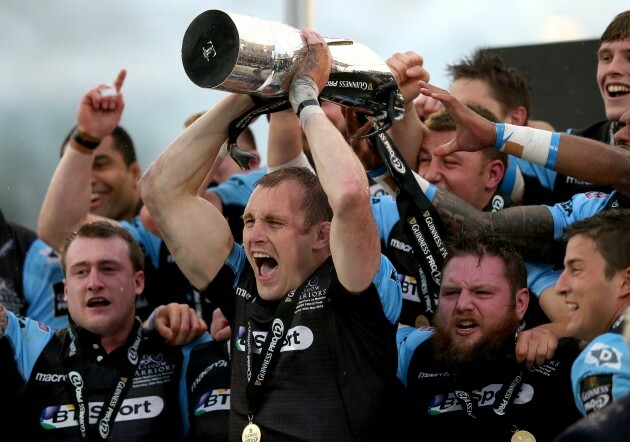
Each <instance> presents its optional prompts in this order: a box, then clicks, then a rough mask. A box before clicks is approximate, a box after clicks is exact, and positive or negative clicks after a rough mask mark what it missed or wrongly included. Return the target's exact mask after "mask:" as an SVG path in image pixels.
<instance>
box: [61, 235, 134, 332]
mask: <svg viewBox="0 0 630 442" xmlns="http://www.w3.org/2000/svg"><path fill="white" fill-rule="evenodd" d="M65 269H66V278H65V287H64V293H65V297H66V300H67V302H68V311H69V313H70V316H72V319H73V320H74V322H75V323H76V324H77V325H78V326H79V327H82V328H85V329H86V330H89V331H90V332H92V333H96V334H98V335H101V336H103V337H113V338H116V337H122V339H123V340H124V338H126V336H127V334H128V333H129V331H130V330H131V327H132V325H133V322H134V318H135V313H136V306H135V303H136V297H137V295H139V294H140V293H141V292H142V290H143V289H144V273H143V272H142V271H134V269H133V266H132V263H131V259H130V258H129V246H128V245H127V243H126V242H125V241H124V240H123V239H121V238H118V237H112V238H85V237H79V238H76V239H74V240H73V241H72V243H71V244H70V246H69V248H68V250H67V251H66V254H65Z"/></svg>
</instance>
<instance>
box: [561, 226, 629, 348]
mask: <svg viewBox="0 0 630 442" xmlns="http://www.w3.org/2000/svg"><path fill="white" fill-rule="evenodd" d="M605 269H606V261H605V260H604V257H603V256H602V255H601V253H599V251H598V250H597V248H596V246H595V242H594V241H593V239H591V238H589V237H588V236H586V235H575V236H572V237H571V238H570V239H569V242H568V243H567V250H566V253H565V258H564V270H563V272H562V274H561V275H560V278H558V281H557V283H556V292H557V293H558V294H560V295H562V296H564V298H565V302H566V304H567V307H568V310H569V315H568V318H569V323H568V325H567V331H568V333H569V334H570V335H571V336H573V337H575V338H578V339H583V340H585V341H591V340H592V339H593V338H595V337H596V336H598V335H600V334H602V333H604V332H606V331H607V330H608V329H609V328H610V326H611V325H612V323H613V322H614V321H615V319H617V313H618V312H619V310H620V302H621V301H620V300H619V297H618V294H619V292H620V290H621V288H622V285H623V272H617V273H615V274H614V275H613V276H612V277H611V278H606V274H605Z"/></svg>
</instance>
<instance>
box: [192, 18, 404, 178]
mask: <svg viewBox="0 0 630 442" xmlns="http://www.w3.org/2000/svg"><path fill="white" fill-rule="evenodd" d="M326 40H327V42H328V45H329V47H330V52H331V54H332V56H333V66H332V70H331V74H330V77H329V79H328V83H327V84H326V87H325V88H324V89H323V90H322V92H321V93H320V96H319V98H320V99H321V100H326V101H331V102H334V103H337V104H339V105H341V106H345V107H348V108H352V109H354V110H356V111H358V112H360V113H364V114H366V115H367V116H369V117H370V118H372V119H373V120H374V122H375V127H377V128H378V129H376V130H377V131H379V132H382V131H385V130H387V129H388V128H389V127H390V126H391V124H392V123H393V122H394V121H398V120H400V119H402V117H403V116H404V101H403V98H402V94H401V93H400V90H399V88H398V84H397V83H396V80H395V78H394V76H393V75H392V73H391V71H390V70H389V68H388V66H387V64H386V63H385V62H384V61H383V60H382V59H381V58H380V57H379V56H378V55H377V54H375V53H374V52H373V51H372V50H370V49H369V48H367V47H366V46H364V45H362V44H359V43H357V42H355V41H353V40H350V39H326ZM303 50H305V47H304V43H303V42H302V39H301V37H300V31H299V30H298V29H296V28H294V27H292V26H289V25H286V24H282V23H277V22H273V21H267V20H261V19H258V18H256V17H252V16H248V15H240V14H233V13H226V12H223V11H220V10H216V9H214V10H209V11H205V12H203V13H201V14H199V15H198V16H197V17H196V18H195V19H194V20H193V21H192V22H191V23H190V25H189V26H188V29H187V30H186V33H185V35H184V39H183V42H182V62H183V65H184V69H185V71H186V74H187V75H188V77H189V78H190V79H191V80H192V82H193V83H195V84H196V85H197V86H200V87H203V88H210V89H217V90H223V91H227V92H236V93H244V94H248V95H251V96H252V97H258V98H260V103H261V104H260V108H259V109H258V110H257V111H254V112H253V115H250V116H244V118H243V120H241V121H239V122H236V123H235V126H238V127H242V129H244V127H246V126H247V125H248V124H249V122H250V121H251V120H252V119H253V118H254V117H255V116H257V115H260V114H262V113H269V112H274V111H278V110H281V109H286V108H287V107H288V106H289V102H288V95H289V87H290V84H291V79H292V77H293V74H294V66H295V61H296V59H297V57H298V56H299V55H300V54H301V51H303ZM242 129H241V130H242ZM230 140H231V141H230V144H231V147H230V146H229V147H228V149H229V150H230V154H231V155H232V156H233V157H234V158H235V160H237V162H239V164H241V166H242V167H246V166H244V165H246V164H247V159H245V158H242V157H241V158H240V159H239V158H238V157H240V156H241V154H243V152H240V151H238V150H237V149H234V147H235V146H234V144H233V140H235V138H234V136H232V135H231V136H230ZM234 150H236V152H234Z"/></svg>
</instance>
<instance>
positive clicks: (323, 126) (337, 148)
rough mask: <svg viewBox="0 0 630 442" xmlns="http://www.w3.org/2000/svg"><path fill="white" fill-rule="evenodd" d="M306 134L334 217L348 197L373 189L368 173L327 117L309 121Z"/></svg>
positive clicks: (314, 116) (314, 118) (316, 117)
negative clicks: (370, 186)
mask: <svg viewBox="0 0 630 442" xmlns="http://www.w3.org/2000/svg"><path fill="white" fill-rule="evenodd" d="M304 132H305V133H306V137H307V139H308V142H309V146H311V155H312V156H313V162H314V163H315V169H316V170H317V174H318V176H319V178H320V182H321V183H322V187H323V188H324V191H325V192H326V194H327V195H328V200H329V202H330V204H331V207H332V209H333V213H337V212H339V211H340V209H341V204H343V200H344V199H345V196H346V195H349V194H351V193H353V192H361V191H365V192H367V189H368V187H369V185H368V180H367V175H366V174H365V169H364V168H363V165H362V164H361V162H360V161H359V159H358V158H357V156H356V155H355V154H354V152H353V151H352V149H351V148H350V146H349V145H348V144H347V143H346V140H345V139H344V138H343V135H341V133H340V132H339V131H338V130H337V129H336V128H335V127H334V126H333V124H332V123H331V122H330V121H329V120H328V118H327V117H326V115H325V114H323V113H321V114H315V115H312V116H311V117H310V118H309V119H308V120H307V121H306V124H305V126H304Z"/></svg>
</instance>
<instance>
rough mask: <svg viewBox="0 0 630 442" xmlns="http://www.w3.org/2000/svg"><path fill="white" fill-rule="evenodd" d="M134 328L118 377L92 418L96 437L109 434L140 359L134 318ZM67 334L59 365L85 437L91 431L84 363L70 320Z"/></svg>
mask: <svg viewBox="0 0 630 442" xmlns="http://www.w3.org/2000/svg"><path fill="white" fill-rule="evenodd" d="M134 329H135V330H134V331H135V334H136V336H135V338H134V340H133V342H132V343H131V345H130V346H129V347H128V349H127V364H125V367H123V369H122V370H121V375H120V377H119V378H118V380H117V381H116V382H114V385H113V386H112V390H111V392H110V393H109V395H108V397H107V399H106V401H105V402H104V403H103V408H102V409H101V412H100V413H99V415H98V418H97V421H96V424H97V427H96V428H97V429H98V431H96V432H94V433H95V436H96V438H97V439H98V440H107V438H108V437H109V434H110V433H111V430H112V427H113V426H114V421H115V419H116V414H117V413H118V410H119V408H120V406H121V404H122V400H123V399H124V397H125V396H126V395H127V392H128V391H129V388H130V387H131V380H132V379H133V375H134V373H135V371H136V367H137V366H138V362H139V359H140V358H139V348H140V343H141V342H142V327H141V324H140V321H139V320H136V322H135V324H134ZM68 335H69V336H70V345H69V346H68V352H67V353H66V355H65V356H64V359H63V365H64V369H65V370H66V375H67V378H68V382H69V384H68V388H70V389H71V391H72V394H73V396H74V398H75V401H76V405H77V410H78V415H77V419H78V421H79V430H80V432H81V438H82V439H83V440H85V441H88V440H90V439H91V437H90V434H91V433H92V432H91V431H89V428H88V425H89V413H90V411H89V409H88V405H87V399H86V397H85V382H86V381H85V367H84V365H83V357H82V352H81V345H80V343H79V339H78V337H77V335H76V327H75V325H74V324H72V323H70V325H69V326H68Z"/></svg>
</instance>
